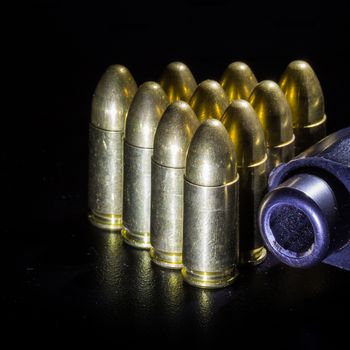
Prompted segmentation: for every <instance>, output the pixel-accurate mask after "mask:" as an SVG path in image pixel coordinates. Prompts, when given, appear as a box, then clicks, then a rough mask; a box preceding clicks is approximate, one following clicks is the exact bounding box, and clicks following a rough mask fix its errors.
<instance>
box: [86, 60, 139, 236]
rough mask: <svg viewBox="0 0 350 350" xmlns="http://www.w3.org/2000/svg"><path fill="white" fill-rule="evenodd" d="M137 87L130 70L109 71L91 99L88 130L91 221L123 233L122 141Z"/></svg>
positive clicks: (121, 67) (115, 68) (111, 69)
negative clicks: (121, 230)
mask: <svg viewBox="0 0 350 350" xmlns="http://www.w3.org/2000/svg"><path fill="white" fill-rule="evenodd" d="M136 89H137V85H136V83H135V81H134V78H133V77H132V75H131V74H130V72H129V71H128V69H127V68H125V67H123V66H121V65H113V66H110V67H108V69H107V70H106V72H105V73H104V74H103V76H102V78H101V80H100V81H99V83H98V85H97V87H96V90H95V93H94V95H93V99H92V111H91V122H90V128H89V191H88V192H89V194H88V201H89V220H90V222H91V223H92V224H93V225H94V226H97V227H99V228H102V229H108V230H120V229H121V228H122V214H123V152H124V149H123V137H124V125H125V119H126V116H127V113H128V109H129V105H130V103H131V101H132V98H133V97H134V95H135V92H136Z"/></svg>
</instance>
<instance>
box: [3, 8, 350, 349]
mask: <svg viewBox="0 0 350 350" xmlns="http://www.w3.org/2000/svg"><path fill="white" fill-rule="evenodd" d="M15 6H16V8H15V11H14V14H15V15H14V16H13V18H12V17H11V21H10V22H11V24H10V25H9V26H8V28H7V30H6V31H5V37H6V38H5V42H6V44H8V45H9V46H8V49H7V50H6V52H7V53H9V54H10V56H9V57H10V61H11V62H10V65H9V67H11V68H10V74H14V75H13V76H14V77H15V78H14V79H12V83H14V85H15V86H14V87H13V88H12V87H11V88H10V89H7V90H8V91H9V92H10V94H11V97H12V98H13V97H14V100H15V101H14V102H11V103H9V102H8V101H10V99H9V100H6V101H5V103H4V105H6V106H7V107H10V108H8V109H7V108H6V109H5V108H4V109H3V120H4V121H5V123H4V124H3V137H2V140H4V142H5V143H4V147H3V150H4V152H2V157H3V158H2V164H3V167H2V174H1V178H2V183H3V190H2V198H3V201H4V203H5V208H6V210H5V212H4V216H3V222H2V225H1V227H2V234H1V237H2V238H1V239H2V250H3V252H2V254H1V259H2V260H3V264H2V266H3V276H4V277H3V286H2V291H1V295H2V299H1V300H2V303H3V312H2V319H3V321H4V322H5V325H6V327H5V328H3V331H4V334H15V335H16V334H25V336H23V337H17V336H16V337H13V338H12V340H14V341H18V340H25V341H28V344H29V342H31V341H34V342H35V343H36V344H38V343H39V342H41V341H42V340H43V339H44V338H45V335H51V336H52V338H51V339H54V340H55V342H58V341H60V340H62V341H64V340H65V339H68V336H70V337H71V336H74V338H75V339H76V341H77V342H78V343H82V342H85V341H90V339H92V338H93V337H94V336H95V335H99V336H100V339H107V338H108V339H112V340H114V341H115V342H116V343H117V342H119V341H120V339H121V338H122V337H124V339H128V341H131V342H134V341H140V340H143V341H144V342H145V344H148V345H150V346H161V344H164V342H165V343H167V342H168V343H171V344H173V343H174V342H175V341H183V340H184V339H185V338H186V339H187V341H189V340H192V341H193V342H200V341H201V340H202V341H209V340H211V341H227V342H228V343H229V344H231V345H232V346H236V345H235V344H236V341H237V340H238V339H240V340H242V339H243V340H244V341H246V343H247V344H256V345H259V344H261V343H268V344H274V343H276V344H280V343H281V342H283V344H284V345H283V346H284V347H293V346H300V347H309V348H320V347H322V346H325V344H328V343H329V342H332V344H333V345H334V342H336V341H339V340H341V339H343V338H345V337H346V336H347V334H346V330H347V326H348V325H344V324H343V323H342V322H341V321H340V320H339V317H340V316H341V315H342V316H344V317H346V316H347V315H349V311H350V309H349V301H348V299H349V293H350V289H349V286H350V276H349V273H346V272H344V271H341V270H337V269H335V268H332V267H328V266H326V265H319V266H317V267H315V268H313V269H310V270H307V271H304V270H293V269H290V268H287V267H286V266H282V265H280V264H278V263H276V262H274V261H273V260H271V259H270V260H269V261H268V262H267V263H266V264H264V265H262V266H261V267H259V268H258V269H243V271H242V272H241V277H240V279H239V280H238V281H237V283H236V284H235V285H233V286H232V287H230V288H226V289H224V290H221V291H216V292H213V291H202V290H197V289H194V288H191V287H189V286H186V285H183V284H182V281H181V278H180V276H179V275H178V273H176V272H169V271H165V270H162V269H158V268H156V267H152V266H151V265H150V262H149V259H148V255H147V252H142V251H135V250H132V249H129V248H128V247H125V246H123V245H122V244H121V240H120V236H116V235H110V234H102V233H101V232H96V231H95V230H94V229H92V228H91V227H90V226H89V225H88V224H87V222H86V212H87V207H86V203H87V152H88V143H87V140H88V138H87V135H88V121H89V116H90V103H91V96H92V93H93V91H94V88H95V86H96V84H97V82H98V80H99V78H100V76H101V75H102V73H103V72H104V71H105V69H106V68H107V66H108V65H110V64H114V63H120V64H124V65H126V66H127V67H128V68H129V69H130V71H131V72H132V74H133V75H134V77H135V80H136V81H137V83H138V84H140V83H142V82H143V81H147V80H155V81H157V80H158V79H159V76H160V74H161V72H162V70H163V69H164V67H165V65H166V64H167V63H169V62H171V61H175V60H180V61H183V62H185V63H186V64H187V65H188V66H189V67H190V69H191V70H192V72H193V74H194V76H195V77H196V79H197V81H198V82H199V81H201V80H204V79H207V78H211V79H219V78H220V76H221V74H222V72H223V70H224V69H225V67H226V66H227V65H228V64H229V63H230V62H232V61H236V60H242V61H245V62H247V63H248V64H249V65H250V66H251V68H252V69H253V70H254V72H255V74H256V76H257V78H258V79H259V80H264V79H273V80H278V79H279V76H280V75H281V73H282V72H283V70H284V68H285V66H286V65H287V64H288V63H289V62H290V61H292V60H294V59H305V60H307V61H308V62H309V63H310V64H311V65H312V66H313V68H314V70H315V71H316V73H317V75H318V77H319V79H320V81H321V84H322V87H323V91H324V95H325V101H326V113H327V115H328V130H329V132H332V131H335V130H337V129H339V128H342V127H346V126H348V125H349V124H350V123H349V120H350V117H349V112H348V105H349V102H348V94H349V93H348V81H349V72H348V70H349V68H348V62H349V61H348V58H349V57H348V55H347V51H348V49H349V40H348V35H347V32H348V29H349V28H348V24H347V21H348V18H347V11H346V10H345V7H344V8H343V7H341V6H340V5H338V4H337V3H335V2H334V3H333V2H332V3H328V4H321V3H310V2H306V1H294V2H288V3H287V2H282V1H280V2H279V3H274V4H271V3H267V2H260V3H259V4H258V5H257V4H254V3H253V2H251V3H248V2H237V1H230V2H228V1H227V2H225V1H177V2H164V3H160V4H156V3H152V2H146V1H144V2H143V3H142V4H138V3H137V2H135V1H126V2H117V1H114V2H110V3H105V2H100V1H99V2H74V3H73V2H72V3H68V2H67V3H64V2H62V1H39V2H33V3H31V4H30V5H28V4H27V5H23V4H20V3H18V4H17V3H16V4H15ZM7 56H8V55H7ZM3 68H4V71H6V70H7V66H4V67H3ZM9 86H10V85H8V86H5V87H9ZM5 110H6V112H5ZM7 123H8V124H7ZM331 327H335V329H333V330H331ZM81 331H83V332H81ZM244 332H248V334H249V335H247V336H246V335H244Z"/></svg>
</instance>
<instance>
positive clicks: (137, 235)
mask: <svg viewBox="0 0 350 350" xmlns="http://www.w3.org/2000/svg"><path fill="white" fill-rule="evenodd" d="M167 106H168V97H167V96H166V94H165V92H164V90H163V89H162V88H161V87H160V85H159V84H157V83H155V82H151V81H150V82H146V83H144V84H142V85H141V86H140V87H139V89H138V90H137V92H136V95H135V97H134V99H133V101H132V103H131V105H130V109H129V113H128V118H127V120H126V127H125V139H124V200H123V210H124V218H123V230H122V235H123V238H124V241H125V243H127V244H129V245H131V246H133V247H136V248H145V249H148V248H150V247H151V244H150V232H151V164H152V155H153V141H154V135H155V133H156V129H157V126H158V122H159V120H160V118H161V117H162V115H163V113H164V111H165V109H166V107H167Z"/></svg>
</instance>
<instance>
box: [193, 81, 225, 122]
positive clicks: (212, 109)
mask: <svg viewBox="0 0 350 350" xmlns="http://www.w3.org/2000/svg"><path fill="white" fill-rule="evenodd" d="M228 105H229V100H228V97H227V95H226V93H225V91H224V89H223V88H222V87H221V85H220V84H219V83H218V82H217V81H215V80H204V81H202V82H201V83H200V84H199V85H198V86H197V89H196V90H195V92H194V94H193V96H192V97H191V100H190V106H191V107H192V109H193V111H194V112H195V113H196V115H197V117H198V119H199V121H200V122H204V121H205V120H207V119H219V120H220V119H221V117H222V115H223V114H224V112H225V110H226V108H227V106H228Z"/></svg>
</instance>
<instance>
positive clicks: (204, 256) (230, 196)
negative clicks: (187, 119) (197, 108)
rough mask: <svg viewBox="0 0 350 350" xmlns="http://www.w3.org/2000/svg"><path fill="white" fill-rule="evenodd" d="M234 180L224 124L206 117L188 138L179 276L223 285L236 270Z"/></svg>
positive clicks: (202, 283) (205, 285)
mask: <svg viewBox="0 0 350 350" xmlns="http://www.w3.org/2000/svg"><path fill="white" fill-rule="evenodd" d="M238 179H239V175H238V173H237V166H236V154H235V149H234V146H233V144H232V142H231V140H230V137H229V135H228V133H227V131H226V129H225V127H224V126H223V125H222V123H221V122H220V121H219V120H215V119H210V120H207V121H205V122H204V123H202V124H201V125H200V126H199V128H198V129H197V131H196V133H195V134H194V136H193V138H192V141H191V143H190V146H189V149H188V153H187V158H186V169H185V180H184V182H185V185H184V231H183V264H184V268H183V269H182V275H183V278H184V280H185V281H186V282H187V283H189V284H191V285H193V286H196V287H202V288H220V287H225V286H227V285H229V284H231V283H232V282H233V281H234V279H235V278H236V276H237V274H238V271H237V268H236V264H237V259H238Z"/></svg>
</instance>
